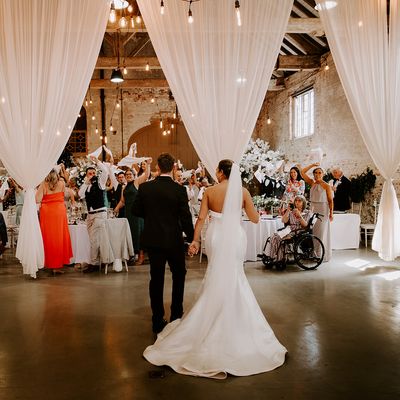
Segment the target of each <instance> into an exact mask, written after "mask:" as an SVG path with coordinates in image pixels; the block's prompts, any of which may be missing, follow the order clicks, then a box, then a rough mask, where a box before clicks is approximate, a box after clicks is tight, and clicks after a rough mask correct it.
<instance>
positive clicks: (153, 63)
mask: <svg viewBox="0 0 400 400" xmlns="http://www.w3.org/2000/svg"><path fill="white" fill-rule="evenodd" d="M147 63H149V65H150V68H151V69H161V66H160V63H159V62H158V59H157V57H125V58H123V57H121V59H120V65H122V66H125V67H126V68H127V69H142V70H144V69H145V67H146V64H147ZM117 65H118V60H117V57H99V58H98V59H97V62H96V67H95V69H114V68H116V67H117Z"/></svg>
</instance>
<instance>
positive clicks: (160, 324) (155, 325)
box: [153, 319, 168, 333]
mask: <svg viewBox="0 0 400 400" xmlns="http://www.w3.org/2000/svg"><path fill="white" fill-rule="evenodd" d="M167 324H168V321H166V320H165V319H162V320H161V321H159V322H153V332H154V333H160V332H161V331H162V330H163V329H164V327H165V325H167Z"/></svg>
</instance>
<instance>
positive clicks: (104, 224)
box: [68, 218, 134, 271]
mask: <svg viewBox="0 0 400 400" xmlns="http://www.w3.org/2000/svg"><path fill="white" fill-rule="evenodd" d="M96 223H97V224H99V225H100V229H99V231H100V243H101V245H100V261H101V262H102V263H105V264H111V263H113V269H114V270H115V271H121V270H122V262H121V261H122V260H128V259H129V258H130V257H131V256H133V255H134V252H133V244H132V236H131V231H130V228H129V223H128V220H127V219H126V218H112V219H104V220H101V219H98V220H96ZM68 227H69V231H70V236H71V244H72V251H73V258H72V259H71V263H81V264H82V263H87V264H89V263H90V240H89V235H88V231H87V227H86V224H85V223H78V224H77V225H69V226H68Z"/></svg>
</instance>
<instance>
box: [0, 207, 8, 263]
mask: <svg viewBox="0 0 400 400" xmlns="http://www.w3.org/2000/svg"><path fill="white" fill-rule="evenodd" d="M7 242H8V237H7V226H6V223H5V221H4V217H3V214H2V213H1V212H0V256H1V255H2V254H3V253H4V250H5V249H6V245H7Z"/></svg>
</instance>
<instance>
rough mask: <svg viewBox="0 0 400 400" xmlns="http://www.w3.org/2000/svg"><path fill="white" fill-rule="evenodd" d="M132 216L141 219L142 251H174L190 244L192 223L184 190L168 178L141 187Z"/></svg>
mask: <svg viewBox="0 0 400 400" xmlns="http://www.w3.org/2000/svg"><path fill="white" fill-rule="evenodd" d="M132 211H133V214H134V215H136V216H138V217H142V218H144V230H143V235H142V241H141V242H142V244H143V247H144V248H163V249H166V248H174V247H178V246H181V245H183V235H182V233H183V232H184V233H185V234H186V237H187V241H189V242H191V241H192V240H193V222H192V215H191V214H190V211H189V205H188V196H187V193H186V188H185V187H183V186H181V185H179V184H178V183H176V182H174V181H173V180H172V179H171V178H170V177H169V176H159V177H157V178H156V179H154V180H153V181H149V182H145V183H142V184H141V185H140V186H139V191H138V193H137V195H136V199H135V201H134V203H133V209H132Z"/></svg>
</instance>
